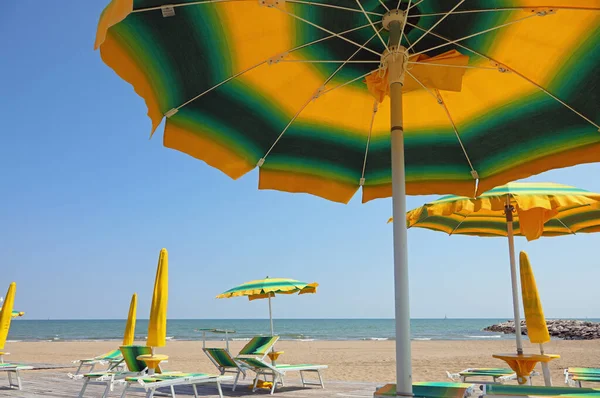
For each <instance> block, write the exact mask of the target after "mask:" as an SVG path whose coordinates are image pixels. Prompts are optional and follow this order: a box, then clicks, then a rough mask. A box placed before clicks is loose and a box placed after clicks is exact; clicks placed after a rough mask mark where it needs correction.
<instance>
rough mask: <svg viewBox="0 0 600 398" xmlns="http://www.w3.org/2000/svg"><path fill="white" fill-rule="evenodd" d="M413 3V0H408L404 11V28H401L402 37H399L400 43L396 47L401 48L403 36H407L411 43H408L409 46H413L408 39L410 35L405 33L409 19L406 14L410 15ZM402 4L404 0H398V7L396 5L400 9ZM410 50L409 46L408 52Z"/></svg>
mask: <svg viewBox="0 0 600 398" xmlns="http://www.w3.org/2000/svg"><path fill="white" fill-rule="evenodd" d="M411 3H412V0H408V5H407V6H406V11H405V12H404V16H405V17H404V20H403V21H402V28H401V29H400V37H398V44H397V46H396V48H400V45H401V44H402V36H405V37H406V42H407V43H409V44H408V45H409V47H411V46H412V44H410V42H409V41H408V36H406V35H404V28H406V21H407V20H408V18H407V17H406V16H407V15H408V12H409V11H410V9H411V6H410V5H411ZM400 4H402V0H398V7H396V8H398V9H400ZM409 50H410V48H408V49H407V50H406V52H408V51H409Z"/></svg>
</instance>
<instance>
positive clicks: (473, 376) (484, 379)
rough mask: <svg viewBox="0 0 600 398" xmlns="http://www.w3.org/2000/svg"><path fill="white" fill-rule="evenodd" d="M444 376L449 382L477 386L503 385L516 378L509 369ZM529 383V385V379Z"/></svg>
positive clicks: (465, 371) (474, 370) (533, 374)
mask: <svg viewBox="0 0 600 398" xmlns="http://www.w3.org/2000/svg"><path fill="white" fill-rule="evenodd" d="M446 374H447V375H448V377H449V378H450V379H451V380H454V381H457V382H461V383H467V382H468V383H477V384H487V383H504V382H505V381H508V380H516V378H517V374H516V373H515V372H514V370H512V369H510V368H468V369H465V370H462V371H460V372H458V373H450V372H446ZM537 375H538V373H537V372H531V376H537ZM490 379H491V380H490ZM529 382H530V383H531V378H530V379H529Z"/></svg>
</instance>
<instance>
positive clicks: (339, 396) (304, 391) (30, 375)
mask: <svg viewBox="0 0 600 398" xmlns="http://www.w3.org/2000/svg"><path fill="white" fill-rule="evenodd" d="M2 373H3V372H0V397H2V398H4V397H11V398H17V397H18V398H37V397H60V398H64V397H77V396H78V394H79V391H80V390H81V386H82V385H83V381H82V380H71V379H69V377H68V376H67V374H66V372H57V371H55V370H52V371H49V370H46V371H23V372H21V375H22V380H23V390H22V391H18V390H16V389H9V388H8V380H7V376H6V375H5V374H2ZM249 384H250V381H249V380H246V381H243V382H240V384H239V385H238V388H237V389H236V391H231V384H223V395H224V396H225V397H257V396H258V397H265V398H266V397H268V396H269V392H268V391H267V390H259V391H257V392H255V393H252V390H251V389H250V388H249ZM380 384H383V383H356V382H335V381H329V382H328V381H327V380H325V389H321V388H319V387H313V386H310V387H306V388H303V387H302V384H301V383H300V379H297V380H296V379H289V380H287V379H286V385H285V387H283V388H279V389H277V391H276V392H275V394H274V395H273V397H288V398H371V397H372V396H373V392H374V391H375V389H376V387H377V385H380ZM103 391H104V388H103V387H102V386H98V385H90V386H89V387H88V388H87V390H86V394H85V397H86V398H87V397H89V398H91V397H101V396H102V393H103ZM122 391H123V387H121V386H116V387H115V390H114V391H113V392H112V393H111V394H110V395H109V396H110V397H111V398H115V397H120V396H121V393H122ZM166 392H168V391H166ZM175 393H176V395H177V396H181V397H193V395H194V394H193V392H192V389H191V387H189V386H177V387H175ZM198 395H199V396H200V397H203V398H218V393H217V389H216V387H215V385H214V384H212V385H211V384H208V385H198ZM127 396H128V397H143V396H144V394H143V393H142V392H139V391H135V392H134V391H132V392H131V394H129V393H128V394H127ZM156 396H157V397H159V396H161V395H158V394H157V395H156Z"/></svg>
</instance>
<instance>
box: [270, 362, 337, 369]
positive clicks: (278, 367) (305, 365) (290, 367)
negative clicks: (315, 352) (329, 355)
mask: <svg viewBox="0 0 600 398" xmlns="http://www.w3.org/2000/svg"><path fill="white" fill-rule="evenodd" d="M275 367H276V368H277V369H281V370H292V369H296V368H321V367H326V366H325V365H312V364H309V363H304V364H300V365H275Z"/></svg>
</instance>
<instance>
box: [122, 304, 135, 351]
mask: <svg viewBox="0 0 600 398" xmlns="http://www.w3.org/2000/svg"><path fill="white" fill-rule="evenodd" d="M136 312H137V293H133V296H131V303H130V304H129V313H128V314H127V323H126V324H125V332H124V333H123V345H132V344H133V341H134V340H135V322H136Z"/></svg>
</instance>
